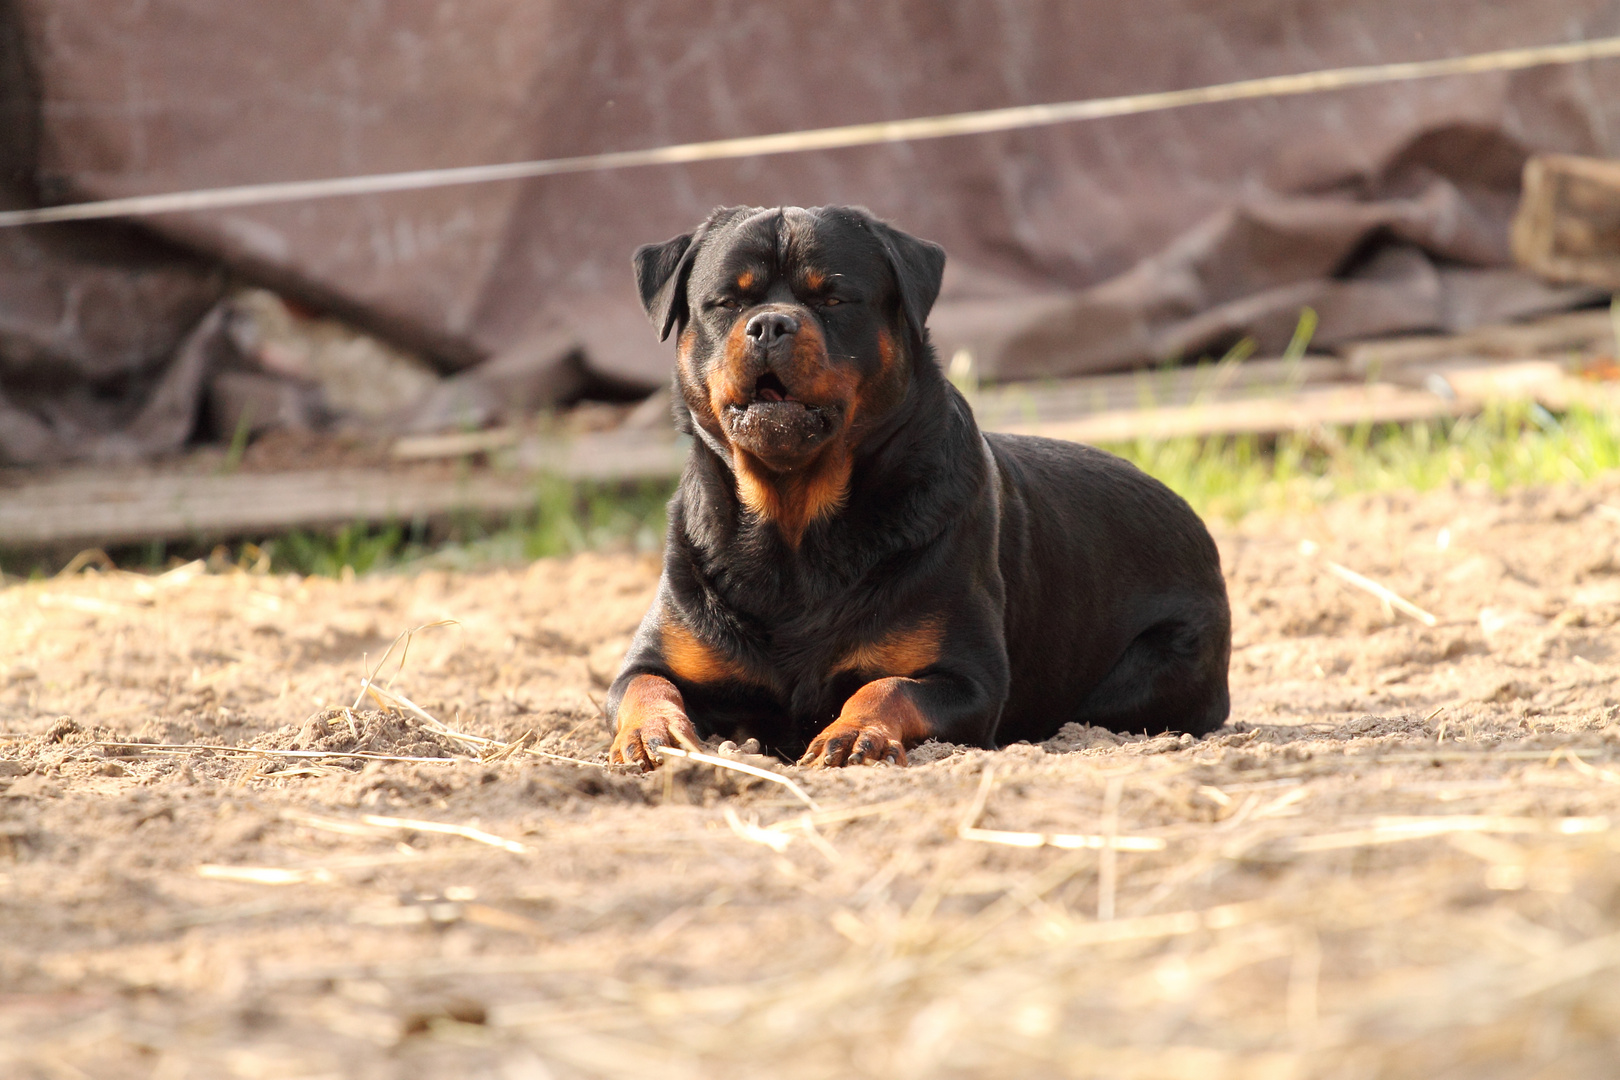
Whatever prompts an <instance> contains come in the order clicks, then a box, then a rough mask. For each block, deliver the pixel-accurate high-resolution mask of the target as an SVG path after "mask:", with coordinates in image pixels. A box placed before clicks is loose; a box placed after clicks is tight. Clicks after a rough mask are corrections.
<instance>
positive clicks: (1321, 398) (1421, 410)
mask: <svg viewBox="0 0 1620 1080" xmlns="http://www.w3.org/2000/svg"><path fill="white" fill-rule="evenodd" d="M1478 409H1479V403H1478V402H1477V401H1474V400H1471V399H1463V398H1447V397H1444V396H1442V395H1440V394H1434V393H1430V392H1428V391H1425V390H1410V389H1407V388H1405V387H1399V386H1392V385H1390V384H1388V383H1374V384H1372V385H1370V386H1356V385H1344V386H1334V387H1318V388H1312V389H1308V390H1302V391H1300V392H1299V393H1297V394H1290V395H1287V396H1281V397H1269V398H1253V399H1249V400H1237V401H1212V402H1203V403H1200V404H1194V405H1183V406H1176V407H1171V408H1156V409H1121V410H1113V411H1108V412H1100V413H1093V414H1091V415H1089V416H1078V417H1074V418H1072V419H1068V420H1053V421H1047V422H1037V423H1033V424H1003V425H1000V426H998V427H995V428H993V429H992V430H999V431H1006V432H1010V433H1014V434H1023V435H1044V436H1046V437H1047V438H1051V439H1068V440H1071V441H1074V442H1086V443H1125V442H1134V441H1135V440H1137V439H1173V438H1180V437H1184V436H1209V435H1237V434H1275V433H1279V432H1284V431H1307V430H1310V429H1312V428H1315V427H1323V426H1335V425H1352V424H1359V423H1363V422H1370V423H1407V422H1411V421H1414V420H1433V419H1438V418H1440V417H1447V416H1461V415H1465V414H1467V413H1470V412H1477V411H1478Z"/></svg>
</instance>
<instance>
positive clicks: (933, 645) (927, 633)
mask: <svg viewBox="0 0 1620 1080" xmlns="http://www.w3.org/2000/svg"><path fill="white" fill-rule="evenodd" d="M944 629H945V628H944V624H943V622H941V621H940V620H939V619H936V618H928V619H923V620H922V621H920V622H917V623H914V624H912V625H911V626H907V627H903V628H901V629H899V630H894V631H891V632H889V633H887V634H885V635H883V636H882V637H880V638H878V639H877V640H876V641H872V642H869V643H866V644H862V645H857V646H856V647H855V648H853V649H851V650H849V652H847V653H845V654H844V655H843V656H841V657H840V658H839V659H838V661H837V663H835V664H834V665H833V670H834V672H841V671H855V672H859V673H860V674H862V675H865V676H867V677H869V678H874V679H876V678H884V677H887V676H894V675H914V674H916V673H917V672H919V671H922V670H923V669H925V668H927V667H930V666H932V665H933V664H934V663H936V662H937V661H938V660H939V654H940V650H941V642H942V639H943V638H944Z"/></svg>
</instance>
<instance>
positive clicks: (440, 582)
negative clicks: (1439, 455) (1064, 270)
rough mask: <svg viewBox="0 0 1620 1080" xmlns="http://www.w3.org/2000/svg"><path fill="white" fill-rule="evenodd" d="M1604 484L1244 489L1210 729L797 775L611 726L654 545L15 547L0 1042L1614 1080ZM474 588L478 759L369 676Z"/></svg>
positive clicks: (148, 1051)
mask: <svg viewBox="0 0 1620 1080" xmlns="http://www.w3.org/2000/svg"><path fill="white" fill-rule="evenodd" d="M1616 507H1620V480H1617V481H1611V482H1608V483H1606V484H1602V485H1599V486H1597V487H1593V488H1588V489H1583V490H1573V489H1571V490H1562V491H1540V492H1529V493H1523V494H1517V495H1511V496H1506V497H1499V496H1494V495H1491V494H1489V493H1487V492H1481V491H1456V492H1444V493H1438V494H1433V495H1426V496H1380V497H1368V498H1363V499H1356V500H1351V501H1347V502H1343V503H1338V504H1335V505H1332V506H1330V507H1327V508H1324V509H1323V510H1322V511H1320V512H1319V513H1317V514H1315V515H1312V516H1302V517H1278V518H1266V519H1261V518H1254V519H1250V520H1248V521H1246V522H1244V523H1243V524H1242V525H1240V526H1236V527H1228V528H1221V529H1218V530H1217V534H1218V538H1219V540H1220V542H1221V546H1222V551H1223V557H1224V560H1225V565H1226V567H1227V572H1228V578H1229V584H1230V588H1231V594H1232V600H1233V607H1234V614H1235V626H1236V638H1237V640H1236V651H1235V653H1234V658H1233V666H1232V678H1233V685H1234V691H1235V710H1234V715H1233V721H1232V723H1231V724H1230V725H1229V727H1228V728H1226V729H1225V730H1223V731H1221V732H1218V733H1217V734H1215V735H1214V736H1212V737H1210V738H1208V739H1205V740H1202V741H1194V740H1192V739H1191V738H1190V737H1180V738H1178V737H1173V736H1171V737H1161V738H1155V739H1143V738H1139V737H1127V738H1120V737H1116V736H1111V735H1109V734H1107V733H1104V732H1098V731H1094V730H1089V729H1074V728H1071V729H1066V730H1065V731H1064V732H1063V733H1062V734H1061V735H1060V736H1059V737H1058V738H1057V739H1054V740H1053V741H1052V742H1051V743H1048V744H1046V745H1044V746H1031V745H1019V746H1014V747H1011V748H1008V749H1005V750H1003V751H1000V752H997V753H986V752H982V751H976V750H963V749H962V748H958V747H949V746H939V745H934V744H929V745H925V746H924V747H922V748H919V750H918V751H917V752H916V753H915V754H914V755H913V763H912V765H911V766H910V767H907V768H903V769H902V768H893V767H887V766H884V767H876V768H866V769H852V770H847V771H842V772H833V773H808V772H805V771H802V770H799V769H797V768H793V767H788V766H783V765H781V764H780V763H772V762H769V761H766V760H765V759H760V758H746V759H740V758H739V759H732V760H735V761H740V762H741V763H743V764H750V763H751V764H753V765H755V766H759V767H764V768H767V769H769V770H771V771H773V772H774V773H775V774H778V775H779V776H781V777H786V778H788V779H789V780H791V781H793V782H794V783H796V784H797V785H798V788H797V789H796V790H795V789H794V788H792V787H790V786H788V785H785V784H782V783H780V782H777V781H775V780H769V779H765V778H761V777H757V776H754V775H750V774H745V773H740V772H737V771H733V770H724V769H719V768H716V767H713V766H710V765H706V764H699V763H692V762H685V763H679V764H677V765H675V766H672V767H670V768H668V769H666V770H662V771H661V772H659V773H656V774H653V775H651V776H648V777H641V776H638V775H633V774H628V773H625V772H622V771H612V770H609V769H607V768H606V767H605V766H604V765H602V764H601V762H603V761H605V751H606V747H607V737H606V733H605V731H604V730H603V729H602V726H601V721H600V719H599V713H598V710H597V704H596V703H597V702H598V701H599V700H600V697H601V693H602V690H603V688H604V686H605V685H606V682H607V680H608V678H609V677H610V676H611V674H612V671H613V669H614V667H615V665H616V663H617V661H618V659H619V656H620V654H621V652H622V650H623V648H624V646H625V644H626V642H627V640H628V635H629V634H630V632H631V631H632V629H633V628H634V625H635V623H636V621H637V620H638V618H639V617H640V615H641V613H642V610H643V609H644V607H645V606H646V604H647V603H648V600H649V598H650V596H651V591H652V587H653V583H654V579H655V576H656V569H657V568H656V565H655V563H653V562H652V561H649V560H647V559H642V558H635V557H631V556H603V555H596V556H582V557H579V558H575V559H571V560H566V561H545V562H540V563H536V564H535V565H533V566H530V567H527V568H525V569H519V570H493V571H487V572H479V573H452V572H441V571H427V572H422V573H418V574H416V575H413V576H386V577H376V578H363V579H360V580H357V581H332V580H316V579H307V580H300V579H297V578H291V577H284V576H278V575H267V574H253V573H244V572H237V573H227V574H209V573H205V572H201V570H200V568H199V567H195V566H193V567H186V568H181V569H179V570H176V571H173V572H171V573H169V574H167V575H164V576H162V577H155V578H154V577H141V576H136V575H125V574H120V573H98V572H89V573H83V574H79V575H76V576H74V577H72V578H59V579H55V580H51V581H45V582H38V583H32V584H26V585H12V586H10V587H8V588H5V589H3V590H0V732H3V733H4V734H3V735H0V1075H4V1076H7V1077H19V1078H33V1077H41V1078H45V1077H49V1078H61V1077H85V1076H89V1077H98V1078H99V1077H126V1076H128V1077H155V1078H165V1080H178V1078H186V1077H199V1078H200V1077H248V1078H280V1077H317V1076H358V1077H418V1076H421V1077H428V1076H434V1077H437V1076H457V1077H485V1076H488V1077H499V1078H503V1080H519V1078H535V1080H543V1078H548V1077H555V1078H571V1077H630V1076H653V1075H656V1076H660V1077H692V1078H707V1077H752V1076H760V1075H765V1074H767V1073H769V1074H770V1075H775V1076H783V1077H834V1076H870V1077H885V1078H888V1077H900V1078H904V1077H932V1076H945V1077H949V1076H998V1077H1001V1076H1018V1077H1046V1076H1054V1077H1056V1076H1075V1077H1092V1076H1095V1077H1133V1078H1135V1077H1141V1078H1187V1080H1222V1078H1233V1080H1235V1078H1248V1077H1255V1078H1265V1080H1273V1078H1275V1080H1285V1078H1290V1077H1301V1078H1303V1077H1317V1076H1321V1077H1336V1078H1337V1077H1343V1078H1346V1080H1348V1078H1382V1077H1412V1078H1419V1077H1422V1078H1425V1080H1428V1078H1436V1077H1458V1078H1462V1077H1467V1078H1469V1080H1491V1078H1496V1077H1503V1078H1506V1077H1530V1076H1535V1077H1613V1076H1615V1075H1616V1074H1617V1069H1620V1066H1617V1065H1616V1064H1615V1063H1616V1061H1620V978H1617V975H1620V852H1617V850H1616V848H1617V846H1620V760H1617V759H1620V685H1617V683H1616V676H1617V674H1620V630H1617V627H1616V625H1615V624H1616V622H1617V620H1620V509H1616ZM1302 541H1304V542H1307V543H1306V544H1305V546H1304V548H1303V549H1302ZM1312 545H1314V548H1313V547H1312ZM1330 563H1331V564H1337V565H1340V566H1342V567H1346V568H1349V569H1351V570H1353V571H1356V572H1358V573H1360V574H1362V575H1366V576H1367V577H1370V578H1372V579H1375V580H1377V581H1379V582H1382V583H1384V584H1385V585H1387V586H1388V587H1389V588H1391V589H1394V590H1395V591H1396V592H1397V593H1399V594H1400V595H1401V596H1403V597H1405V598H1407V599H1408V600H1410V601H1411V602H1412V603H1414V604H1416V605H1418V606H1420V607H1421V608H1422V609H1425V610H1426V611H1428V612H1432V613H1433V615H1434V616H1435V618H1436V625H1434V626H1432V627H1429V626H1425V625H1423V624H1422V623H1421V622H1420V621H1419V620H1418V619H1416V618H1413V617H1410V616H1408V615H1406V614H1402V613H1401V612H1400V611H1396V610H1393V609H1389V608H1386V607H1385V606H1384V605H1383V604H1382V603H1381V602H1380V601H1379V600H1377V599H1375V598H1374V597H1372V596H1371V595H1369V594H1368V593H1366V592H1364V591H1362V590H1360V589H1357V588H1354V587H1352V586H1350V585H1348V584H1346V583H1345V582H1344V581H1343V580H1342V579H1341V577H1339V576H1336V574H1335V572H1334V571H1333V570H1332V569H1331V566H1330ZM445 619H454V620H456V625H454V626H441V627H437V628H432V629H428V630H423V631H421V632H420V633H419V634H417V635H416V637H415V638H414V640H413V643H412V645H411V647H410V650H409V654H408V656H407V657H405V662H404V665H403V671H402V673H400V674H399V675H398V677H397V681H395V682H394V683H393V690H394V691H395V692H397V693H398V694H401V695H403V696H405V697H406V698H408V699H409V700H410V701H412V702H414V703H415V704H416V705H417V706H419V707H420V708H421V709H422V710H423V711H425V712H427V713H429V714H431V716H433V717H436V718H438V720H439V721H441V722H442V723H443V724H444V725H447V726H448V727H449V728H450V729H452V730H454V731H459V732H463V733H467V734H471V735H476V736H481V737H484V738H488V739H492V740H495V743H494V744H492V745H490V746H489V747H487V749H486V752H485V755H484V756H485V757H488V758H491V760H479V758H478V757H477V756H475V755H473V754H472V753H470V752H469V746H471V745H475V744H469V743H468V742H466V741H464V740H458V739H455V738H451V737H446V736H444V735H442V734H438V733H435V732H433V731H431V730H429V725H427V724H425V723H424V722H422V721H420V720H416V719H410V718H401V717H399V716H392V715H383V714H381V713H377V712H374V711H365V710H360V711H356V712H354V713H352V714H346V713H344V712H343V711H342V708H341V707H342V706H345V705H351V704H352V703H353V702H354V700H355V698H356V696H357V694H358V693H359V689H360V681H361V678H362V676H363V675H364V673H365V672H366V671H367V670H368V668H367V665H368V664H372V665H374V664H375V663H376V662H377V660H378V658H379V657H380V656H381V655H382V654H383V653H384V651H385V650H386V649H388V647H389V644H390V642H391V641H393V640H394V639H395V637H396V636H397V635H398V634H399V633H400V632H401V631H402V630H404V629H406V628H408V627H412V626H419V625H422V624H425V623H432V622H436V621H439V620H445ZM398 659H399V654H398V652H397V651H396V652H395V654H394V657H393V659H392V660H390V662H389V663H388V665H387V666H386V667H385V668H384V669H383V673H382V675H381V676H380V681H385V682H386V681H387V679H388V678H389V677H390V676H392V675H393V674H394V672H395V670H396V668H397V667H398V665H397V664H396V663H395V661H397V660H398ZM513 740H519V745H517V746H516V747H513V746H511V745H510V743H511V741H513ZM114 743H140V744H141V745H140V746H117V745H108V744H114ZM502 744H507V748H508V750H509V751H510V752H506V753H504V756H502V753H503V752H502V750H501V746H502ZM188 745H190V746H194V747H195V746H203V747H204V748H191V749H185V748H181V749H165V748H164V747H185V746H188ZM207 747H219V748H221V749H211V748H207ZM224 748H257V749H258V750H260V751H262V752H260V753H256V754H247V753H240V752H231V751H228V750H226V749H224ZM290 751H304V756H299V755H297V754H294V753H289V752H290ZM316 752H320V753H334V752H349V753H354V754H372V755H375V757H373V758H370V759H366V758H359V757H349V758H344V757H321V756H314V755H315V754H316ZM547 755H550V756H547ZM389 757H393V758H400V757H409V758H420V759H426V760H418V761H400V760H382V759H383V758H389ZM568 758H572V759H578V761H580V762H584V763H583V764H581V763H573V762H570V761H567V760H563V759H568ZM807 801H808V802H810V803H813V804H814V810H811V809H810V807H809V806H808V805H807ZM964 824H966V825H968V826H971V827H970V828H968V829H966V830H964ZM1034 845H1041V846H1034Z"/></svg>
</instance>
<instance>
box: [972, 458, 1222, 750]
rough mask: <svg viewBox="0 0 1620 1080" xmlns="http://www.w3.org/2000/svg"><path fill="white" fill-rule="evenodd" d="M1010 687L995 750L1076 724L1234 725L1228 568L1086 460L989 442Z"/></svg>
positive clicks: (1171, 515) (1149, 487) (1144, 496)
mask: <svg viewBox="0 0 1620 1080" xmlns="http://www.w3.org/2000/svg"><path fill="white" fill-rule="evenodd" d="M986 440H987V441H988V443H989V445H990V448H991V451H992V453H993V455H994V458H995V461H996V464H997V467H998V470H999V472H1000V475H1001V479H1002V485H1001V487H1002V490H1001V504H1002V505H1001V515H1002V516H1001V533H1000V552H999V558H1000V565H1001V573H1002V578H1003V581H1004V583H1005V587H1006V596H1007V607H1006V612H1007V615H1006V618H1007V634H1006V640H1007V643H1008V652H1009V656H1008V659H1009V660H1010V662H1011V666H1012V685H1011V690H1010V694H1009V697H1008V700H1007V704H1006V706H1005V708H1004V709H1003V711H1002V716H1001V723H1000V724H999V725H998V727H997V729H996V742H998V743H1001V744H1006V743H1009V742H1016V741H1018V740H1020V739H1042V738H1047V737H1049V736H1050V735H1051V733H1052V732H1053V731H1054V730H1055V728H1056V727H1057V726H1059V725H1061V724H1062V723H1066V722H1068V721H1071V720H1073V721H1080V722H1084V723H1090V724H1096V725H1098V726H1100V727H1108V728H1111V729H1114V730H1119V731H1130V730H1135V731H1141V730H1157V731H1163V730H1167V729H1175V730H1180V731H1189V732H1192V733H1194V734H1204V733H1206V732H1208V731H1211V730H1213V729H1215V728H1217V727H1219V726H1220V725H1221V724H1222V723H1223V722H1224V721H1225V719H1226V716H1227V712H1228V695H1227V683H1226V671H1227V661H1228V658H1229V656H1230V653H1231V616H1230V614H1229V609H1228V606H1227V600H1226V584H1225V581H1224V579H1223V578H1222V577H1221V567H1220V554H1219V552H1218V551H1217V550H1216V548H1215V542H1214V540H1212V539H1211V538H1210V535H1209V531H1208V530H1207V529H1206V528H1205V527H1204V524H1203V522H1202V521H1200V520H1199V519H1198V516H1197V515H1196V514H1195V513H1193V510H1192V508H1191V507H1189V506H1188V505H1187V503H1186V502H1185V501H1184V500H1183V499H1182V498H1181V497H1180V496H1178V495H1176V494H1175V493H1174V492H1172V491H1171V490H1170V489H1169V488H1167V487H1165V486H1164V485H1163V484H1161V483H1160V482H1159V481H1157V480H1155V479H1153V478H1152V477H1150V476H1148V475H1147V474H1146V473H1144V472H1142V471H1141V470H1140V469H1138V468H1136V466H1134V465H1132V464H1130V463H1129V462H1127V461H1124V460H1123V459H1121V458H1118V457H1115V456H1114V455H1112V454H1108V453H1105V452H1103V451H1101V450H1097V449H1095V448H1093V447H1089V446H1081V445H1077V444H1074V443H1067V442H1059V441H1057V440H1054V439H1041V438H1034V437H1031V436H1019V435H1000V434H990V435H987V436H986Z"/></svg>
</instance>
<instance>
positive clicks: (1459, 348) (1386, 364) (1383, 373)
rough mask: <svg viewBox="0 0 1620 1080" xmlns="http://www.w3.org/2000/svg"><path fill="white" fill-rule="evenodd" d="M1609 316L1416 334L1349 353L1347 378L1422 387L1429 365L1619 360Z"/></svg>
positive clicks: (1571, 315) (1575, 315)
mask: <svg viewBox="0 0 1620 1080" xmlns="http://www.w3.org/2000/svg"><path fill="white" fill-rule="evenodd" d="M1614 334H1615V327H1614V321H1613V319H1611V318H1610V315H1609V312H1608V311H1572V312H1568V313H1566V314H1562V315H1551V316H1548V317H1546V318H1543V319H1537V320H1536V321H1534V322H1527V323H1511V324H1508V325H1502V326H1484V327H1480V328H1479V329H1477V330H1471V331H1469V332H1467V333H1463V334H1410V335H1405V336H1402V337H1393V338H1382V339H1379V340H1376V341H1364V342H1359V343H1357V344H1354V345H1351V346H1349V347H1348V348H1346V349H1345V352H1344V357H1345V363H1346V367H1347V371H1346V377H1347V378H1350V379H1354V380H1356V381H1358V382H1359V381H1364V380H1373V381H1377V380H1387V381H1390V382H1398V383H1402V384H1403V385H1421V383H1422V376H1423V375H1426V374H1427V370H1425V369H1426V368H1427V367H1428V366H1429V365H1435V364H1447V365H1460V364H1467V365H1483V364H1490V363H1495V362H1501V361H1513V360H1531V359H1536V358H1541V357H1559V358H1564V357H1569V356H1586V355H1607V356H1613V355H1614V351H1615V340H1614Z"/></svg>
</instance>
